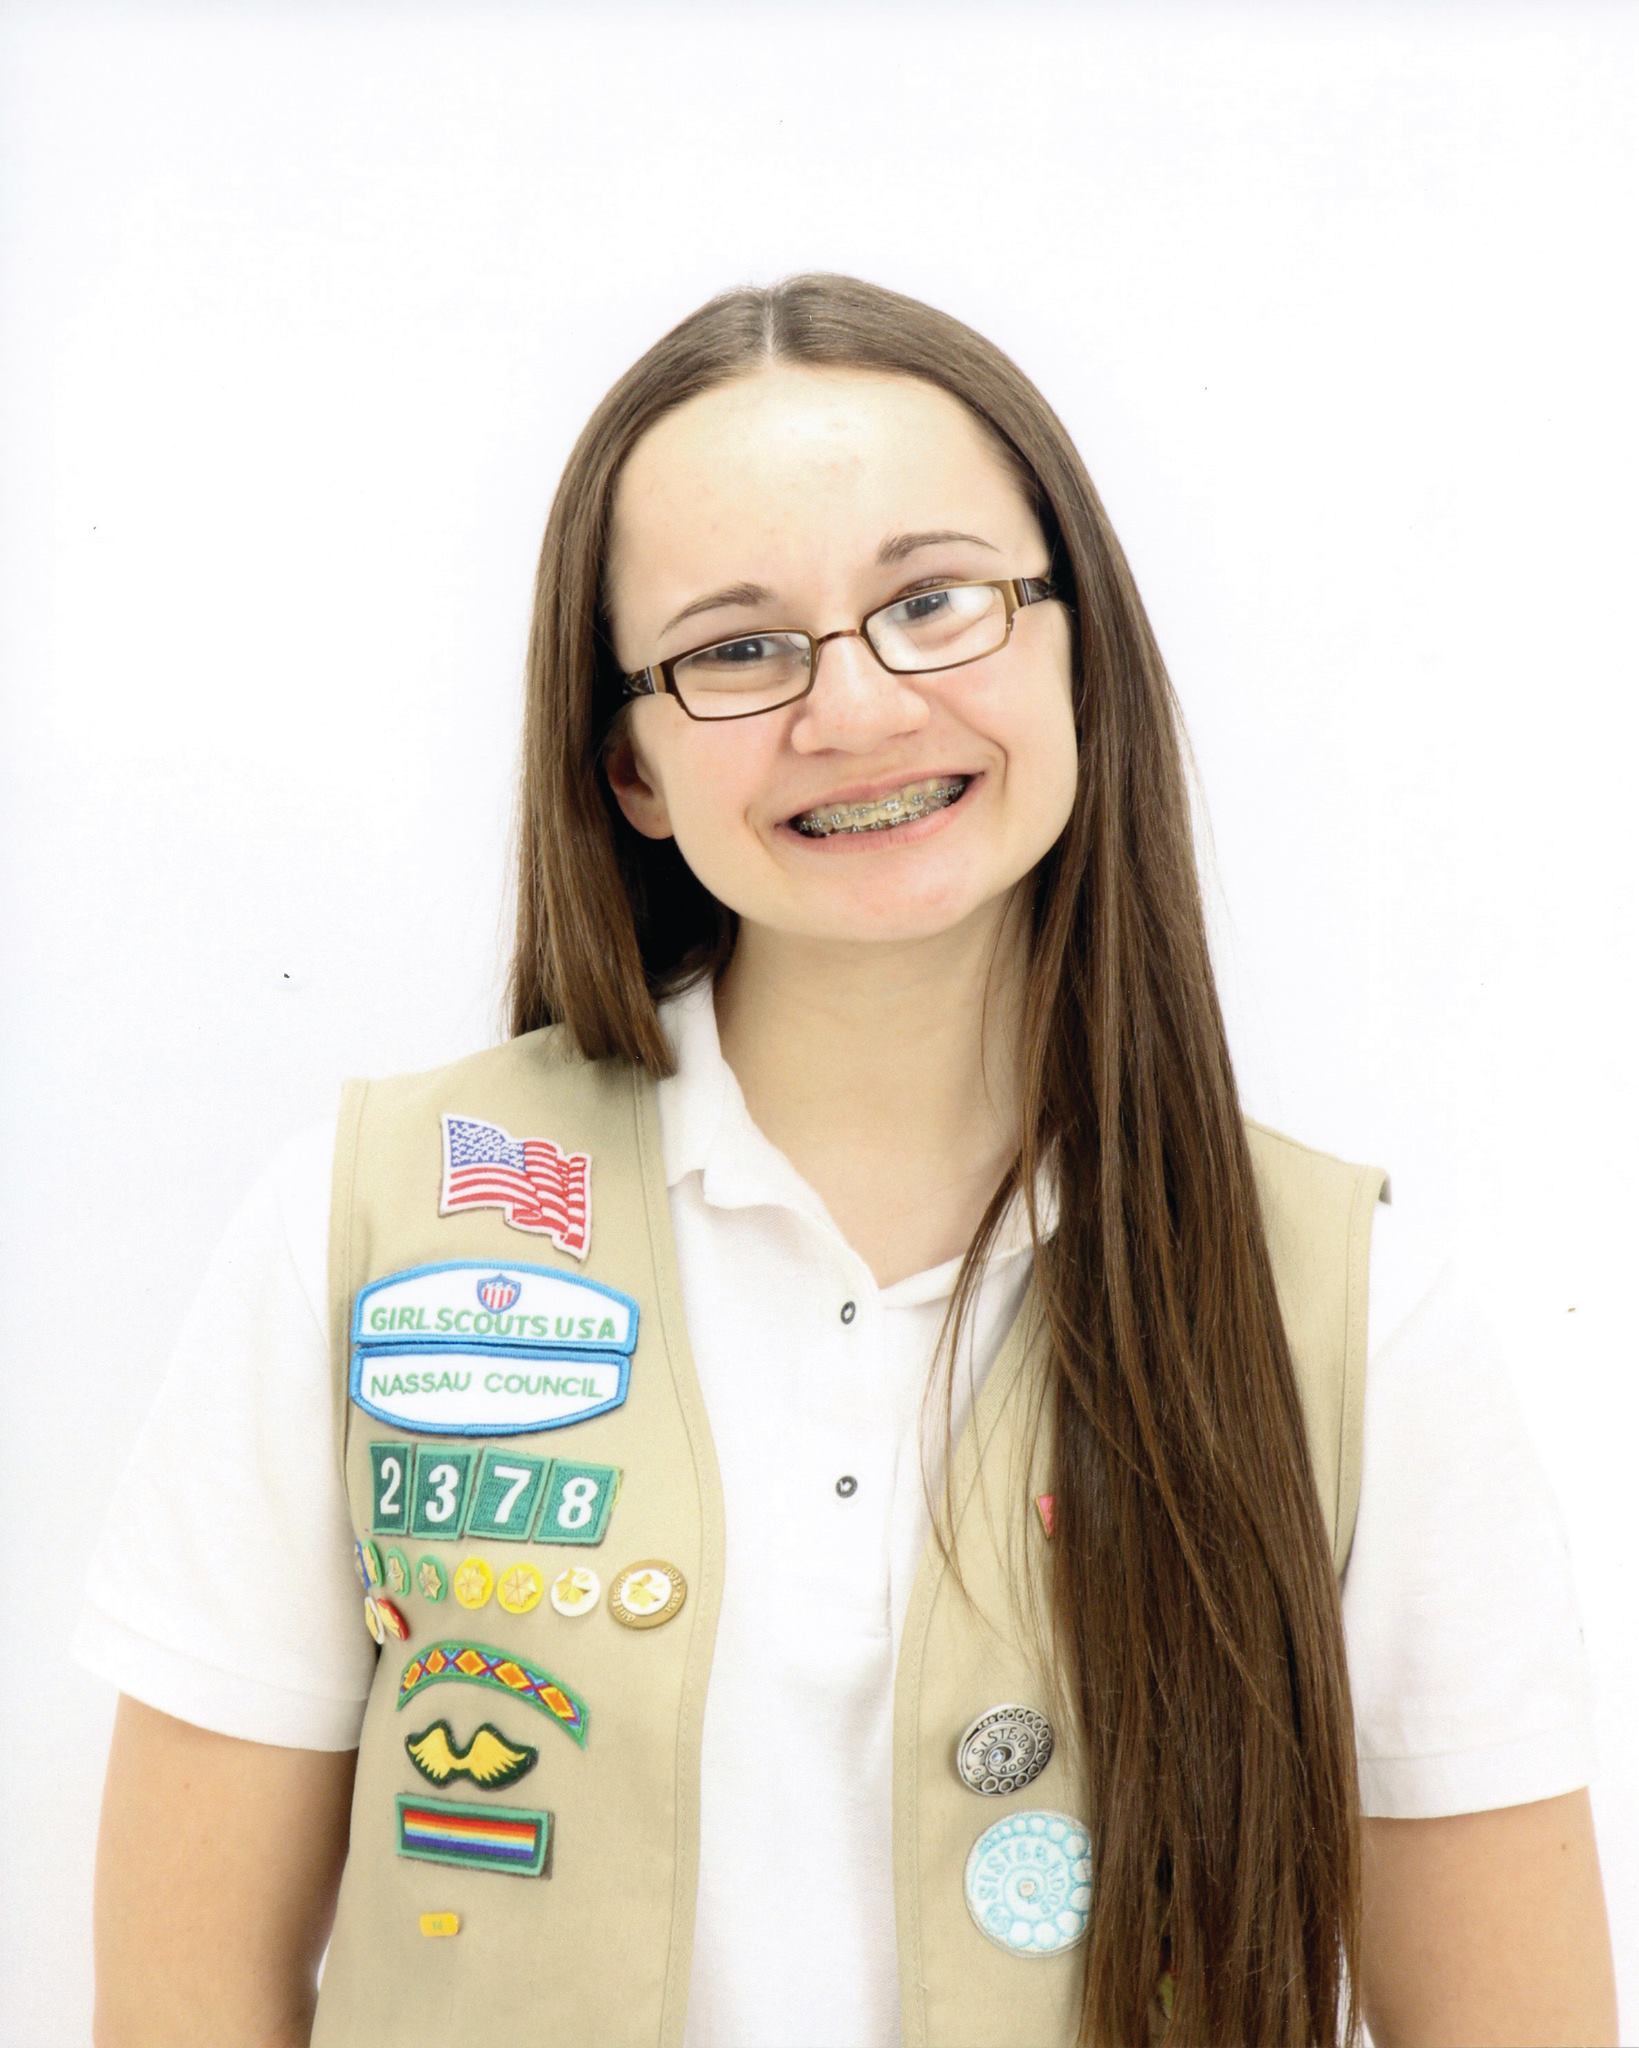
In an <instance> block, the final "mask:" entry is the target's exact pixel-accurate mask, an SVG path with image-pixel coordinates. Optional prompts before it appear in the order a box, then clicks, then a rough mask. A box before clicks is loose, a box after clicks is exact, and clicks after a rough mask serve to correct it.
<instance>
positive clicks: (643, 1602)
mask: <svg viewBox="0 0 1639 2048" xmlns="http://www.w3.org/2000/svg"><path fill="white" fill-rule="evenodd" d="M687 1592H688V1587H687V1585H686V1584H685V1583H684V1579H683V1574H682V1573H681V1572H680V1571H679V1570H678V1569H677V1567H676V1565H674V1564H668V1563H667V1562H666V1560H665V1559H664V1558H663V1557H641V1558H639V1559H638V1561H637V1563H636V1564H629V1565H627V1567H626V1569H625V1570H624V1571H621V1572H617V1573H616V1574H615V1578H614V1583H613V1584H612V1585H611V1586H610V1588H609V1612H610V1613H611V1614H612V1615H613V1616H614V1617H615V1619H616V1621H618V1622H619V1623H620V1625H621V1627H622V1628H659V1626H660V1624H661V1623H662V1622H663V1621H670V1620H671V1618H672V1616H673V1615H674V1614H675V1613H676V1612H677V1610H678V1609H679V1608H680V1607H681V1606H682V1604H683V1599H684V1595H685V1594H686V1593H687Z"/></svg>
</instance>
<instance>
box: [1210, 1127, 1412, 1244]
mask: <svg viewBox="0 0 1639 2048" xmlns="http://www.w3.org/2000/svg"><path fill="white" fill-rule="evenodd" d="M1241 1122H1242V1126H1243V1128H1244V1129H1245V1132H1246V1143H1247V1150H1248V1152H1249V1153H1250V1154H1251V1159H1252V1174H1253V1179H1254V1180H1255V1181H1256V1183H1257V1189H1258V1199H1259V1201H1260V1203H1261V1204H1262V1206H1263V1212H1264V1220H1265V1223H1266V1225H1267V1226H1268V1227H1269V1228H1270V1229H1271V1230H1272V1231H1275V1232H1277V1233H1279V1234H1280V1235H1282V1236H1296V1235H1311V1234H1313V1233H1314V1232H1315V1231H1317V1230H1326V1229H1342V1230H1344V1231H1348V1230H1350V1229H1352V1228H1358V1227H1359V1225H1360V1221H1361V1219H1362V1217H1363V1216H1364V1217H1367V1218H1369V1217H1370V1215H1371V1212H1372V1210H1373V1207H1374V1205H1375V1204H1376V1203H1377V1202H1379V1201H1382V1202H1387V1201H1388V1200H1389V1175H1388V1171H1387V1169H1386V1168H1385V1167H1382V1166H1376V1165H1371V1164H1368V1163H1367V1162H1366V1161H1364V1160H1356V1159H1345V1158H1343V1157H1342V1155H1341V1154H1339V1153H1336V1152H1326V1151H1323V1150H1322V1149H1321V1148H1320V1147H1319V1146H1317V1145H1306V1144H1304V1143H1303V1142H1302V1141H1301V1140H1300V1139H1297V1138H1294V1137H1293V1136H1292V1135H1291V1134H1290V1133H1289V1132H1287V1131H1280V1130H1276V1129H1275V1127H1274V1126H1273V1125H1272V1124H1266V1123H1261V1122H1260V1121H1259V1120H1258V1119H1257V1118H1256V1117H1250V1116H1243V1117H1242V1119H1241Z"/></svg>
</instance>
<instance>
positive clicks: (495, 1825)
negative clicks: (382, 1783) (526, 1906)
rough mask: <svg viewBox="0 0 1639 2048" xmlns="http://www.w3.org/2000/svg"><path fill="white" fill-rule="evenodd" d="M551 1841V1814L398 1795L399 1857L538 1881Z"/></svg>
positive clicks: (520, 1808)
mask: <svg viewBox="0 0 1639 2048" xmlns="http://www.w3.org/2000/svg"><path fill="white" fill-rule="evenodd" d="M551 1839H552V1816H551V1814H549V1813H536V1812H533V1811H531V1810H530V1809H529V1808H528V1807H523V1806H457V1805H455V1804H454V1803H453V1802H452V1801H449V1800H444V1799H422V1798H420V1797H418V1796H417V1795H416V1794H414V1793H409V1792H400V1793H399V1794H398V1853H399V1854H400V1855H401V1856H413V1857H415V1858H416V1859H417V1860H418V1861H420V1862H423V1863H459V1864H462V1865H464V1866H465V1867H466V1868H467V1869H469V1870H505V1871H510V1872H511V1873H512V1875H513V1876H514V1877H539V1876H540V1874H541V1872H542V1870H543V1869H544V1868H545V1866H546V1852H547V1848H548V1846H549V1845H550V1843H551Z"/></svg>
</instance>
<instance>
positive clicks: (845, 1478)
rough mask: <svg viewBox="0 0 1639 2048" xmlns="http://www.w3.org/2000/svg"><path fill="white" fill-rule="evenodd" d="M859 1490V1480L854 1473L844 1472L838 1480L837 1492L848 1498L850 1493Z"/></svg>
mask: <svg viewBox="0 0 1639 2048" xmlns="http://www.w3.org/2000/svg"><path fill="white" fill-rule="evenodd" d="M858 1491H859V1481H858V1480H857V1479H856V1478H855V1477H854V1475H853V1474H852V1473H851V1472H844V1473H843V1475H842V1477H841V1478H840V1479H839V1480H838V1481H837V1492H838V1493H840V1494H841V1495H842V1497H843V1499H844V1500H846V1499H847V1498H848V1496H849V1494H851V1493H857V1492H858Z"/></svg>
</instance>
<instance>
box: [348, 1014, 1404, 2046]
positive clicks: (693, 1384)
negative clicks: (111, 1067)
mask: <svg viewBox="0 0 1639 2048" xmlns="http://www.w3.org/2000/svg"><path fill="white" fill-rule="evenodd" d="M1247 1137H1248V1141H1249V1144H1250V1146H1251V1153H1252V1161H1253V1165H1254V1169H1255V1172H1256V1177H1257V1184H1258V1190H1259V1198H1260V1204H1261V1208H1262V1212H1263V1216H1264V1221H1265V1226H1266V1232H1267V1237H1268V1242H1269V1247H1270V1252H1271V1257H1272V1260H1273V1264H1274V1272H1275V1278H1276V1282H1277V1286H1278V1290H1279V1297H1280V1303H1281V1309H1282V1314H1283V1318H1284V1321H1285V1324H1286V1328H1287V1332H1288V1336H1289V1339H1290V1342H1291V1346H1292V1351H1293V1355H1294V1359H1295V1363H1296V1368H1297V1381H1298V1388H1299V1392H1300V1395H1301V1398H1302V1405H1303V1414H1304V1421H1305V1426H1306V1431H1307V1436H1308V1444H1309V1452H1310V1457H1311V1460H1312V1463H1313V1470H1314V1475H1315V1479H1316V1482H1317V1486H1318V1492H1319V1499H1320V1506H1321V1509H1322V1512H1323V1515H1324V1519H1325V1525H1326V1528H1327V1530H1328V1533H1329V1534H1330V1536H1331V1539H1332V1554H1333V1560H1334V1563H1335V1566H1336V1568H1337V1570H1338V1572H1339V1573H1341V1571H1342V1569H1343V1565H1344V1562H1345V1560H1346V1558H1347V1556H1348V1551H1349V1544H1350V1540H1351V1537H1352V1535H1353V1530H1354V1519H1355V1507H1356V1502H1357V1499H1358V1495H1359V1483H1360V1447H1361V1425H1362V1414H1363V1399H1364V1391H1365V1388H1364V1367H1365V1345H1366V1272H1367V1254H1368V1249H1369V1239H1370V1226H1371V1216H1372V1209H1373V1204H1374V1203H1375V1202H1376V1201H1377V1199H1378V1198H1379V1196H1381V1197H1382V1198H1383V1199H1385V1200H1386V1199H1387V1197H1388V1186H1387V1176H1386V1174H1385V1173H1384V1172H1383V1170H1382V1169H1381V1168H1378V1167H1371V1166H1359V1165H1352V1164H1349V1163H1347V1162H1345V1161H1343V1160H1341V1159H1336V1158H1333V1157H1331V1156H1329V1155H1327V1154H1325V1153H1321V1152H1316V1151H1313V1150H1311V1149H1309V1148H1308V1147H1305V1146H1302V1145H1299V1144H1296V1143H1294V1142H1293V1141H1292V1140H1290V1139H1288V1138H1285V1137H1283V1136H1281V1135H1280V1134H1278V1133H1277V1132H1274V1131H1272V1130H1269V1129H1268V1128H1266V1127H1265V1126H1263V1125H1260V1124H1257V1123H1253V1122H1251V1121H1250V1120H1248V1122H1247ZM330 1291H331V1319H332V1342H333V1348H334V1357H335V1362H336V1425H337V1452H338V1456H339V1457H340V1459H341V1464H342V1469H343V1472H344V1474H345V1479H346V1488H347V1498H348V1502H349V1504H350V1508H351V1515H352V1523H353V1529H354V1532H355V1536H356V1539H357V1541H356V1544H355V1558H354V1563H355V1565H356V1567H357V1569H358V1573H359V1577H360V1581H361V1589H362V1590H361V1599H362V1602H363V1605H364V1608H365V1620H366V1622H367V1623H368V1625H369V1627H370V1630H371V1633H372V1634H373V1635H374V1636H375V1637H376V1639H377V1641H378V1643H379V1644H380V1651H379V1654H378V1658H377V1664H376V1672H375V1679H374V1683H373V1687H372V1690H371V1693H370V1696H369V1700H368V1702H367V1705H366V1708H365V1714H364V1721H363V1727H362V1730H361V1734H360V1741H359V1754H358V1769H357V1778H356V1781H355V1790H354V1797H353V1808H352V1830H351V1839H350V1845H349V1851H348V1857H347V1864H346V1869H345V1872H344V1875H343V1879H342V1885H341V1893H340V1899H339V1902H338V1907H337V1917H336V1922H335V1928H334V1934H333V1937H332V1941H331V1945H330V1949H329V1953H328V1956H327V1959H326V1963H325V1967H324V1972H323V1977H322V1981H321V1984H320V1990H319V2002H318V2011H317V2017H316V2020H315V2023H314V2027H313V2033H312V2041H313V2048H380V2044H381V2043H383V2042H386V2041H405V2042H408V2041H439V2042H446V2043H453V2044H467V2043H474V2044H478V2043H491V2042H501V2041H523V2040H528V2041H538V2042H549V2043H563V2044H579V2048H679V2044H680V2043H681V2042H682V2040H683V2031H684V2017H685V2007H686V2003H687V1996H688V1988H689V1972H690V1961H691V1954H692V1943H693V1932H694V1905H695V1882H696V1870H697V1861H698V1847H699V1810H700V1808H699V1802H700V1742H701V1722H702V1715H703V1710H704V1705H705V1699H706V1684H707V1677H708V1673H709V1671H710V1667H711V1657H712V1645H713V1639H714V1636H715V1633H716V1625H717V1615H718V1609H719V1604H720V1600H721V1594H722V1586H723V1574H724V1571H725V1568H732V1566H731V1563H730V1561H728V1560H726V1559H725V1555H724V1532H723V1500H722V1491H721V1486H720V1482H719V1476H718V1469H717V1461H716V1455H715V1452H714V1450H713V1445H712V1434H711V1426H710V1420H709V1418H708V1416H707V1413H706V1409H705V1405H704V1402H703V1399H702V1396H701V1390H700V1386H699V1382H698V1380H697V1379H696V1376H695V1369H694V1364H693V1361H692V1358H691V1356H690V1352H689V1343H688V1334H687V1331H686V1329H685V1326H684V1317H683V1301H682V1294H681V1291H680V1288H679V1281H678V1271H677V1263H676V1252H675V1246H674V1242H673V1237H672V1229H671V1219H670V1210H669V1205H668V1195H667V1189H666V1181H665V1174H664V1170H663V1163H662V1156H661V1144H660V1126H659V1117H658V1110H657V1104H656V1098H655V1090H654V1085H653V1081H652V1078H651V1077H650V1076H649V1075H648V1074H647V1073H646V1072H645V1071H644V1070H642V1069H641V1068H637V1067H634V1066H632V1065H630V1064H628V1063H627V1062H625V1061H622V1060H601V1061H588V1060H586V1059H584V1058H583V1057H582V1056H581V1055H580V1053H579V1052H578V1050H577V1049H576V1048H575V1047H574V1045H573V1042H572V1041H571V1040H570V1039H569V1038H568V1036H567V1033H566V1031H565V1028H564V1027H563V1026H561V1025H554V1026H550V1027H547V1028H545V1029H542V1030H538V1031H532V1032H528V1033H526V1034H524V1035H523V1036H522V1037H519V1038H515V1039H513V1040H512V1041H511V1042H510V1043H508V1044H506V1045H501V1046H497V1047H495V1048H493V1049H491V1050H488V1051H485V1052H480V1053H478V1054H476V1055H474V1056H473V1057H471V1058H468V1059H463V1060H460V1061H458V1062H456V1063H455V1064H453V1065H450V1066H446V1067H443V1068H440V1069H438V1070H436V1071H434V1072H431V1073H426V1074H415V1075H406V1076H400V1077H396V1078H393V1079H390V1080H386V1081H352V1082H349V1083H348V1084H347V1086H346V1089H345V1091H344V1094H343V1098H342V1109H341V1115H340V1119H339V1124H338V1135H337V1142H336V1154H335V1167H334V1182H333V1198H332V1209H331V1230H330ZM1042 1358H1043V1351H1042V1348H1041V1345H1040V1328H1039V1321H1038V1315H1037V1305H1036V1294H1035V1286H1034V1281H1033V1280H1032V1281H1031V1282H1030V1283H1029V1284H1028V1285H1027V1289H1026V1293H1025V1297H1024V1301H1023V1304H1022V1306H1021V1308H1020V1310H1019V1313H1018V1316H1017V1318H1016V1319H1015V1321H1014V1323H1013V1324H1012V1326H1011V1328H1010V1329H1009V1331H1008V1333H1007V1335H1006V1337H1005V1340H1004V1342H1003V1344H1002V1346H1001V1350H1000V1352H999V1354H998V1356H997V1358H996V1360H995V1363H994V1365H993V1367H992V1369H991V1371H990V1373H989V1374H988V1376H987V1378H986V1380H985V1382H984V1385H983V1386H982V1388H981V1389H980V1393H979V1398H978V1400H977V1402H976V1404H975V1407H974V1410H973V1413H972V1415H971V1417H970V1419H969V1420H968V1422H967V1424H966V1426H965V1428H964V1430H963V1432H962V1433H961V1435H960V1437H959V1438H958V1441H957V1443H956V1445H955V1446H954V1449H953V1452H952V1457H953V1467H952V1474H953V1479H954V1488H955V1490H954V1494H953V1502H954V1512H955V1522H954V1536H953V1540H954V1544H955V1549H956V1554H957V1556H958V1557H959V1559H960V1561H961V1565H962V1570H963V1575H964V1577H965V1578H966V1581H967V1584H968V1588H969V1592H970V1594H971V1595H972V1601H971V1604H970V1602H969V1601H967V1600H964V1599H963V1597H962V1596H961V1594H960V1592H959V1590H958V1588H957V1587H956V1585H955V1584H954V1581H953V1580H952V1578H951V1575H950V1573H949V1571H948V1568H947V1567H946V1566H945V1564H944V1560H943V1558H942V1557H941V1555H940V1553H939V1549H938V1545H937V1542H936V1540H935V1538H934V1537H933V1536H932V1534H931V1532H930V1536H929V1539H928V1544H927V1547H926V1549H925V1550H924V1554H923V1557H922V1561H921V1565H920V1568H919V1570H918V1573H917V1577H916V1581H915V1585H914V1589H913V1593H912V1596H911V1600H910V1604H909V1609H908V1612H907V1615H906V1619H905V1624H904V1633H903V1637H902V1640H901V1643H900V1646H899V1650H898V1664H897V1670H896V1677H895V1683H894V1700H893V1752H894V1760H893V1843H894V1887H893V1898H892V1900H891V1902H890V1901H889V1900H882V1901H881V1902H880V1908H881V1910H883V1911H886V1910H888V1909H889V1907H890V1904H891V1907H892V1910H893V1913H894V1915H895V1922H896V1927H897V1939H898V1953H899V1982H900V2030H901V2038H902V2040H903V2042H904V2044H905V2048H1020V2044H1026V2043H1028V2044H1030V2048H1038V2044H1057V2043H1068V2042H1070V2041H1071V2040H1072V2039H1073V2036H1074V2012H1075V2008H1076V1994H1077V1987H1078V1984H1079V1972H1080V1965H1081V1957H1080V1955H1079V1953H1078V1952H1077V1944H1078V1941H1079V1940H1080V1939H1081V1938H1082V1937H1083V1936H1084V1934H1085V1930H1086V1925H1087V1919H1088V1915H1089V1912H1090V1911H1096V1902H1094V1901H1093V1899H1092V1897H1091V1888H1090V1876H1091V1865H1090V1861H1089V1860H1088V1857H1087V1854H1086V1852H1087V1850H1088V1848H1089V1843H1088V1838H1087V1835H1086V1833H1085V1825H1086V1819H1087V1816H1086V1814H1085V1812H1084V1811H1083V1810H1082V1808H1083V1801H1082V1795H1081V1793H1080V1791H1079V1790H1078V1789H1077V1788H1078V1787H1079V1786H1080V1785H1081V1783H1082V1778H1081V1774H1080V1758H1079V1756H1078V1755H1077V1753H1076V1750H1077V1738H1076V1734H1075V1731H1074V1729H1073V1727H1072V1724H1071V1715H1070V1713H1069V1712H1068V1710H1067V1708H1066V1706H1065V1704H1064V1701H1063V1700H1062V1698H1061V1697H1060V1695H1059V1691H1058V1682H1057V1679H1056V1677H1055V1675H1054V1671H1053V1667H1052V1663H1051V1660H1050V1659H1049V1658H1048V1657H1047V1656H1046V1655H1045V1653H1044V1651H1043V1648H1042V1634H1041V1630H1040V1628H1039V1627H1038V1626H1035V1625H1030V1624H1028V1623H1027V1620H1026V1610H1027V1609H1028V1610H1032V1611H1035V1612H1038V1613H1043V1614H1044V1613H1045V1612H1046V1594H1045V1587H1046V1580H1045V1571H1046V1567H1047V1561H1048V1560H1047V1552H1046V1546H1047V1544H1048V1543H1049V1542H1050V1540H1051V1535H1050V1531H1051V1507H1052V1503H1051V1499H1050V1498H1049V1497H1048V1495H1049V1488H1050V1485H1051V1481H1050V1479H1049V1477H1048V1469H1049V1455H1050V1445H1049V1441H1048V1439H1049V1436H1050V1422H1049V1419H1048V1418H1047V1417H1045V1416H1044V1420H1043V1426H1042V1428H1041V1429H1040V1431H1039V1432H1038V1433H1037V1434H1038V1441H1037V1444H1036V1447H1035V1454H1034V1457H1033V1458H1031V1457H1027V1455H1026V1453H1027V1450H1028V1449H1029V1439H1030V1435H1031V1431H1030V1429H1029V1427H1028V1426H1027V1425H1028V1424H1029V1422H1030V1421H1031V1418H1032V1413H1033V1408H1034V1402H1035V1399H1036V1397H1039V1394H1040V1391H1041V1389H1042V1387H1043V1385H1044V1384H1045V1380H1044V1376H1043V1375H1042V1373H1041V1370H1040V1368H1041V1361H1042ZM1160 2004H1161V1998H1160V1996H1159V1995H1158V1999H1157V2001H1156V2012H1155V2014H1154V2015H1152V2017H1154V2018H1155V2019H1156V2021H1157V2024H1158V2023H1159V2008H1160Z"/></svg>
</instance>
